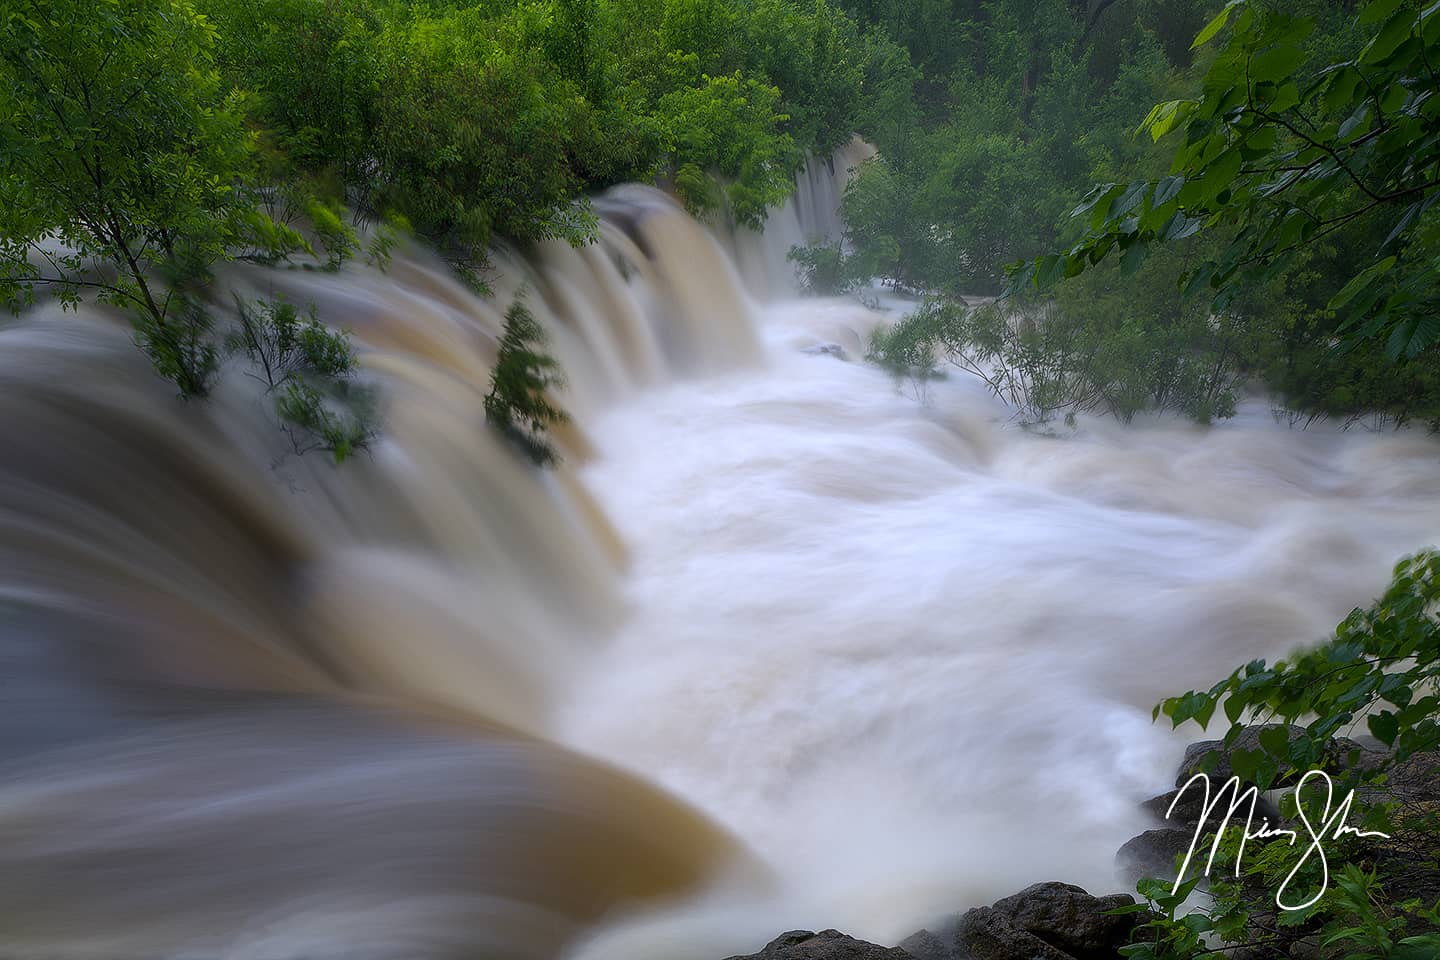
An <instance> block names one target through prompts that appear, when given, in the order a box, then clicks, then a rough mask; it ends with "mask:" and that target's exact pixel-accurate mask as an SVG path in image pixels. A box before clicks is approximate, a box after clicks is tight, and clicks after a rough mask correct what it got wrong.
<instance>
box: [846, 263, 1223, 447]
mask: <svg viewBox="0 0 1440 960" xmlns="http://www.w3.org/2000/svg"><path fill="white" fill-rule="evenodd" d="M1142 289H1144V288H1143V287H1142ZM1152 289H1153V288H1152ZM1159 289H1161V290H1163V287H1161V288H1159ZM1156 299H1157V300H1159V301H1160V302H1159V305H1158V306H1157V305H1156V304H1155V303H1152V302H1150V301H1148V300H1146V299H1145V298H1143V297H1141V298H1136V297H1134V296H1133V295H1132V296H1131V297H1128V298H1120V297H1116V298H1114V299H1111V298H1110V297H1107V296H1101V295H1094V296H1077V297H1074V298H1073V299H1071V298H1067V299H1065V300H1062V301H1059V302H1055V301H1044V302H1034V303H1024V304H1021V303H1018V302H1014V301H1010V302H1002V303H997V304H990V305H987V306H982V307H978V308H971V307H967V306H964V305H962V304H960V303H957V302H956V301H954V300H950V299H944V298H941V299H931V300H927V301H926V302H925V303H924V304H922V305H921V306H920V307H919V308H918V309H916V310H915V311H914V312H913V313H911V314H909V315H908V316H906V317H904V318H903V319H901V320H900V321H899V322H898V323H897V324H895V325H894V326H892V327H889V328H880V329H878V330H877V331H876V332H875V334H874V335H873V337H872V341H871V347H870V353H869V358H870V359H871V360H873V361H874V362H876V363H878V364H879V365H881V366H882V367H885V368H886V369H889V370H890V371H891V372H892V373H895V374H896V375H897V376H900V377H903V378H906V379H908V380H909V381H910V382H911V383H913V384H915V385H916V386H917V387H923V385H924V382H925V381H927V380H931V379H934V378H935V377H936V376H938V375H939V374H940V373H941V372H942V371H943V370H944V368H946V367H952V368H955V369H958V370H961V371H964V372H966V373H968V374H971V375H973V376H975V377H978V378H979V379H980V380H981V381H982V382H984V383H985V384H986V386H988V387H989V388H990V390H991V391H992V392H993V393H994V394H995V395H996V396H997V397H999V398H1000V399H1001V400H1003V401H1005V403H1006V404H1008V405H1009V406H1011V407H1012V408H1014V409H1015V410H1016V412H1017V414H1018V415H1019V416H1020V417H1021V418H1022V420H1023V421H1024V422H1026V423H1035V424H1038V423H1046V422H1049V421H1052V420H1055V419H1059V418H1063V419H1064V420H1065V422H1067V423H1073V422H1074V418H1075V416H1076V415H1077V414H1081V413H1096V412H1099V413H1108V414H1111V415H1113V416H1116V417H1118V418H1120V419H1121V420H1125V421H1129V420H1130V419H1131V418H1133V417H1134V416H1135V414H1137V413H1139V412H1141V411H1142V410H1171V411H1175V412H1178V413H1181V414H1184V415H1186V416H1188V417H1190V418H1192V419H1194V420H1197V421H1199V422H1202V423H1204V422H1209V421H1210V420H1211V419H1213V418H1217V417H1220V418H1223V417H1229V416H1232V415H1233V414H1234V410H1235V387H1236V382H1237V379H1238V371H1237V369H1236V363H1235V358H1236V356H1237V353H1238V347H1239V344H1240V342H1241V341H1242V339H1243V337H1244V335H1245V331H1244V329H1243V323H1241V322H1239V321H1232V320H1230V319H1229V318H1226V319H1223V320H1220V321H1218V322H1212V321H1211V319H1210V318H1208V317H1206V316H1205V315H1204V314H1203V312H1198V311H1193V310H1191V311H1187V310H1185V309H1183V308H1182V309H1179V310H1174V311H1173V312H1171V313H1168V314H1167V313H1166V312H1165V311H1166V310H1167V308H1170V307H1173V306H1174V303H1173V302H1168V301H1167V299H1166V298H1165V297H1163V296H1162V297H1159V298H1156ZM1182 307H1183V305H1182Z"/></svg>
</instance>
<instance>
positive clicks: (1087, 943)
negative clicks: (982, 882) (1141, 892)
mask: <svg viewBox="0 0 1440 960" xmlns="http://www.w3.org/2000/svg"><path fill="white" fill-rule="evenodd" d="M1134 902H1135V898H1134V897H1132V896H1130V895H1129V894H1124V893H1117V894H1112V895H1111V896H1107V897H1093V896H1091V895H1090V894H1089V893H1086V892H1085V890H1084V889H1082V888H1081V887H1077V886H1074V885H1072V884H1068V883H1054V882H1051V883H1037V884H1034V885H1032V886H1029V887H1026V888H1025V889H1024V890H1022V891H1020V892H1019V893H1017V894H1015V895H1014V896H1011V897H1006V898H1005V899H1003V900H997V901H995V905H994V907H993V909H994V910H995V912H996V913H999V914H1001V915H1002V916H1005V917H1007V918H1008V919H1009V920H1010V922H1011V923H1012V924H1014V925H1015V926H1017V927H1019V928H1020V929H1022V930H1024V931H1025V932H1026V933H1030V934H1033V935H1034V936H1037V937H1039V938H1040V939H1042V940H1044V941H1045V942H1046V943H1050V944H1054V945H1055V946H1057V947H1059V948H1060V949H1062V950H1064V951H1066V952H1068V953H1069V954H1071V955H1072V956H1075V957H1077V958H1081V960H1085V958H1089V957H1097V958H1099V957H1112V956H1114V955H1115V952H1116V950H1118V949H1119V948H1120V947H1122V946H1124V945H1125V944H1127V943H1129V942H1130V932H1131V931H1132V930H1133V929H1134V928H1135V924H1136V917H1137V914H1127V915H1122V916H1118V917H1114V916H1107V913H1108V912H1109V911H1111V910H1114V909H1116V908H1118V907H1126V906H1130V905H1131V904H1133V903H1134Z"/></svg>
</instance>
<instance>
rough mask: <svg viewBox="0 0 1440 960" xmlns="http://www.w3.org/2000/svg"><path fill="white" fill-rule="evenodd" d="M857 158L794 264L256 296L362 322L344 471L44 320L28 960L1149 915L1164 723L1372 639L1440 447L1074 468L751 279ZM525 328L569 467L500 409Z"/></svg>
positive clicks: (16, 816) (27, 707) (740, 256)
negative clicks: (1027, 916) (1192, 691)
mask: <svg viewBox="0 0 1440 960" xmlns="http://www.w3.org/2000/svg"><path fill="white" fill-rule="evenodd" d="M862 154H863V151H861V150H860V149H859V148H857V147H855V146H854V145H851V147H850V148H847V150H845V151H841V153H840V154H839V155H837V157H836V158H835V160H834V161H833V162H832V163H831V164H828V165H826V166H825V169H824V172H823V173H815V174H814V175H813V176H812V175H809V174H807V175H806V176H805V177H804V178H802V186H803V189H802V191H801V192H800V193H799V194H797V198H796V199H795V200H794V201H793V202H792V203H791V204H790V205H787V208H786V210H783V211H779V212H777V213H776V214H775V215H773V216H772V218H771V222H770V224H769V226H768V227H767V229H766V231H765V232H764V233H763V234H762V235H755V234H749V235H747V234H745V233H744V232H732V233H730V234H724V235H723V237H724V238H723V239H721V240H717V239H716V238H715V236H713V235H712V234H711V233H710V232H708V231H707V230H706V229H705V228H703V227H701V226H700V225H699V224H696V223H695V222H694V221H692V220H690V219H689V218H688V217H686V216H685V215H684V214H683V213H682V212H681V211H680V210H679V209H678V208H677V207H676V206H675V205H674V204H673V203H672V202H671V201H670V200H669V199H667V198H666V197H664V196H663V195H661V194H660V193H658V192H657V191H654V190H650V189H647V188H640V187H626V188H621V189H618V190H616V191H613V192H612V193H610V194H608V195H606V196H605V197H602V198H600V199H599V200H597V209H598V211H599V213H600V214H601V225H600V242H599V243H596V244H594V245H591V246H589V247H586V248H583V249H573V248H570V247H568V246H564V245H559V244H555V245H542V246H541V247H540V248H538V249H536V250H534V251H531V252H529V253H528V254H527V255H523V256H522V255H520V254H518V253H514V252H505V251H501V252H499V253H497V255H496V265H497V276H496V278H495V282H494V296H493V297H491V298H481V297H477V296H475V295H474V294H473V293H472V292H470V291H469V290H468V289H466V288H465V287H463V286H462V285H461V284H459V283H457V282H456V281H454V280H453V279H452V278H451V277H450V275H449V272H448V271H447V269H446V268H445V267H444V266H443V265H442V264H440V263H438V262H437V261H435V260H433V259H431V258H430V257H428V256H427V255H426V254H424V253H423V252H421V251H415V250H412V251H407V252H405V253H403V254H402V255H400V256H399V257H397V259H396V260H395V262H394V263H393V264H392V265H391V266H390V268H389V269H388V271H386V272H384V273H382V272H380V271H378V270H375V269H373V268H369V267H365V266H362V265H353V264H352V265H349V266H347V267H346V268H344V269H343V270H342V271H340V272H339V273H336V274H328V273H320V272H313V273H312V272H304V271H275V270H270V271H260V270H254V271H249V270H237V271H236V272H235V274H234V275H233V276H230V277H227V278H226V279H227V281H228V282H229V283H231V284H233V285H235V286H236V287H238V288H239V289H241V290H242V291H244V292H246V294H247V295H253V296H262V295H268V294H270V293H271V292H279V293H283V295H284V296H286V297H287V298H288V299H289V300H291V301H292V302H295V303H300V304H310V303H313V304H314V305H315V306H316V308H317V310H318V312H319V314H320V316H322V317H323V318H325V319H326V320H327V321H329V322H332V323H334V324H336V325H339V326H343V327H347V328H349V329H351V330H353V331H354V334H355V337H356V340H357V342H358V343H359V345H360V346H361V348H362V361H363V364H364V366H365V367H366V368H367V369H368V371H369V372H370V373H371V375H373V376H374V377H375V378H376V379H377V381H378V382H379V384H380V386H381V387H382V390H383V396H384V398H385V416H384V435H383V439H382V441H381V442H380V444H379V445H378V446H377V448H376V449H375V450H374V451H373V453H372V454H371V455H369V456H365V457H361V458H359V459H358V460H357V461H356V462H354V463H350V464H347V465H345V466H344V467H342V468H339V469H335V468H333V467H331V466H330V465H329V464H328V463H327V462H325V461H323V460H321V459H319V458H316V457H313V456H312V457H299V458H297V457H293V456H286V455H285V451H286V448H285V445H284V442H283V438H281V437H280V436H278V435H277V432H276V429H275V427H274V424H273V422H272V421H271V419H270V417H269V415H268V414H267V411H266V403H265V399H264V398H263V397H262V396H261V395H260V393H259V390H258V387H257V385H256V384H255V383H253V382H252V381H251V380H250V379H249V378H247V377H245V376H244V375H243V373H241V372H240V371H238V370H231V371H228V373H227V376H226V377H225V378H224V379H223V380H222V382H221V383H220V385H219V386H218V388H217V390H216V392H215V395H214V397H213V398H212V399H211V400H210V401H208V402H207V403H205V404H185V403H181V402H178V401H176V400H175V399H174V397H173V396H172V395H171V391H170V389H169V388H168V387H167V385H166V384H164V383H162V382H161V381H159V380H158V379H157V378H156V377H155V376H154V375H153V373H152V372H151V371H150V370H149V368H148V366H147V364H146V361H145V359H144V358H143V357H142V356H140V355H139V353H138V352H137V351H136V350H135V348H134V346H133V345H132V344H131V342H130V339H129V336H128V334H127V332H126V330H125V328H124V325H123V322H122V321H120V320H119V319H118V318H115V317H111V316H108V315H105V314H103V313H101V312H99V311H88V312H87V315H85V316H82V317H79V318H77V317H75V316H74V315H65V314H62V313H61V312H60V311H59V310H58V308H54V307H42V308H39V309H37V310H35V311H33V312H32V313H31V314H30V315H29V316H27V318H25V320H24V321H23V322H21V323H20V324H18V325H15V326H13V327H11V328H7V329H5V330H3V331H0V341H3V345H4V350H3V360H0V391H3V394H4V396H5V397H6V404H5V405H4V408H3V413H0V439H3V441H4V448H5V450H6V455H5V457H4V460H3V461H0V472H3V475H4V476H3V483H0V551H3V553H4V557H5V567H4V570H5V575H4V578H3V582H0V597H3V605H0V616H3V617H4V619H5V620H6V621H7V623H6V626H7V628H8V629H7V630H6V633H5V636H6V640H5V643H4V645H3V646H0V668H3V674H0V677H3V687H0V904H3V905H4V907H5V910H4V913H3V916H0V954H3V955H6V956H44V957H46V958H92V957H93V958H96V960H101V958H103V960H116V958H122V960H123V958H129V957H146V958H162V957H176V958H178V957H187V958H189V957H205V958H209V957H225V958H251V960H284V958H291V957H294V958H299V957H306V958H329V957H334V958H340V957H345V958H347V960H357V958H359V960H366V958H376V960H381V958H385V960H389V958H397V960H398V958H402V957H403V958H406V960H412V958H415V957H450V956H455V957H474V956H483V957H494V958H509V957H515V958H530V957H536V958H539V957H550V956H555V955H556V954H557V953H558V952H560V951H561V950H563V949H565V948H566V945H567V944H570V945H573V946H574V949H576V950H578V951H579V952H580V953H581V954H582V955H584V956H586V957H596V958H599V957H606V958H608V957H617V958H618V957H625V958H627V960H633V958H636V957H653V958H656V960H658V958H661V957H665V958H669V960H676V958H682V957H694V958H696V960H700V958H714V957H720V956H725V955H727V954H731V953H736V952H748V951H749V950H753V949H755V948H758V947H759V946H760V944H761V943H763V942H764V941H765V940H766V939H768V937H769V936H770V935H772V934H774V933H776V932H778V931H779V930H782V929H786V928H794V927H797V926H809V927H811V928H816V929H818V928H821V927H824V926H837V925H838V926H842V927H845V928H846V929H847V930H848V931H850V932H854V933H856V934H858V935H865V936H870V937H872V938H874V939H880V940H884V939H887V938H889V939H896V938H898V937H900V936H902V935H904V934H905V933H908V932H910V931H911V930H913V929H915V928H916V927H917V926H919V925H920V924H922V923H924V922H926V921H928V920H929V919H930V918H931V916H932V915H933V914H935V913H938V912H940V911H942V910H946V909H955V908H958V907H962V906H966V905H969V904H973V903H977V902H980V901H982V900H987V899H992V898H993V897H994V896H997V895H1000V894H1004V893H1009V892H1012V891H1013V890H1014V889H1016V888H1017V887H1018V886H1020V885H1023V884H1025V883H1028V882H1031V881H1034V880H1040V879H1065V880H1072V881H1075V882H1080V883H1084V884H1088V885H1091V886H1093V887H1099V888H1106V887H1110V886H1111V885H1112V883H1113V877H1112V876H1111V872H1110V857H1111V855H1112V854H1113V852H1114V850H1115V848H1116V847H1117V846H1118V845H1119V843H1120V842H1122V841H1123V840H1124V839H1126V838H1128V836H1130V835H1131V833H1133V832H1135V831H1134V829H1133V828H1134V827H1135V825H1136V817H1135V814H1134V811H1133V804H1134V802H1135V801H1136V800H1138V799H1140V798H1141V797H1142V796H1145V795H1149V794H1150V793H1153V792H1156V791H1157V788H1159V787H1162V786H1164V781H1165V780H1166V779H1167V772H1168V769H1169V768H1170V767H1171V766H1172V765H1173V761H1174V759H1175V757H1176V755H1177V751H1178V749H1179V746H1180V743H1179V741H1178V740H1177V739H1175V738H1174V737H1172V736H1171V735H1169V734H1167V733H1166V732H1163V731H1160V730H1158V729H1156V728H1154V727H1152V726H1151V725H1150V714H1149V708H1150V706H1151V704H1152V703H1153V702H1154V701H1155V699H1157V698H1158V697H1160V696H1163V695H1167V694H1170V693H1174V692H1178V691H1181V690H1183V689H1185V688H1187V687H1189V686H1193V685H1196V684H1202V683H1208V682H1210V681H1211V680H1213V679H1214V678H1216V677H1217V676H1219V675H1221V674H1223V673H1225V672H1228V671H1229V670H1230V669H1231V668H1233V667H1234V666H1235V665H1237V664H1238V663H1241V662H1244V661H1245V660H1246V659H1249V658H1250V657H1252V656H1256V655H1271V654H1275V653H1277V652H1283V651H1284V650H1286V649H1288V648H1289V647H1291V646H1293V645H1295V644H1298V643H1302V642H1305V641H1307V640H1312V639H1314V638H1317V637H1318V636H1320V635H1321V634H1323V633H1324V632H1325V630H1326V629H1327V628H1328V626H1329V625H1331V624H1333V622H1334V621H1335V620H1336V619H1338V617H1339V616H1340V615H1342V614H1343V613H1344V612H1345V611H1346V610H1347V609H1348V608H1349V606H1351V605H1353V604H1356V603H1361V602H1364V601H1365V600H1366V599H1367V598H1368V597H1369V595H1370V594H1371V593H1372V592H1373V591H1374V590H1375V589H1376V588H1377V587H1379V586H1380V585H1381V583H1382V581H1383V579H1384V576H1385V574H1386V572H1387V570H1388V566H1389V564H1390V562H1391V561H1393V559H1394V558H1395V557H1396V556H1398V555H1399V554H1400V553H1403V552H1406V551H1408V550H1412V549H1415V548H1417V547H1419V546H1422V545H1423V544H1425V543H1426V542H1429V541H1431V540H1433V539H1434V537H1435V535H1436V531H1437V529H1440V494H1437V491H1440V484H1437V483H1436V480H1437V477H1440V456H1437V454H1440V448H1437V446H1436V444H1435V443H1434V442H1433V441H1432V440H1430V439H1429V438H1426V437H1421V436H1418V435H1414V434H1395V435H1370V434H1364V433H1349V434H1345V433H1340V432H1338V431H1331V430H1328V429H1314V430H1311V431H1308V432H1301V431H1292V430H1287V429H1284V428H1282V427H1279V426H1277V425H1276V424H1275V423H1274V422H1273V421H1272V420H1271V419H1270V418H1269V416H1268V415H1267V411H1266V409H1265V406H1264V404H1263V402H1261V401H1259V400H1254V401H1250V402H1248V403H1247V404H1245V405H1244V407H1243V408H1242V415H1241V416H1240V417H1238V418H1237V419H1236V420H1235V421H1233V422H1230V423H1226V424H1222V425H1220V426H1217V427H1216V428H1214V429H1211V430H1201V429H1199V428H1195V427H1191V426H1188V425H1181V424H1177V423H1174V422H1171V421H1167V420H1157V421H1154V422H1149V423H1144V424H1139V425H1136V426H1134V427H1129V428H1123V427H1120V426H1118V425H1115V424H1113V423H1109V422H1106V421H1103V420H1086V421H1083V422H1082V423H1081V424H1080V428H1079V429H1078V431H1076V432H1075V434H1074V435H1071V436H1066V437H1060V438H1052V437H1046V436H1040V435H1036V434H1033V433H1030V432H1027V431H1024V430H1022V429H1020V428H1018V427H1017V426H1016V425H1014V424H1013V423H1012V422H1011V420H1010V418H1009V415H1008V411H1006V410H1005V409H1004V408H1003V407H1001V406H999V405H998V404H997V403H996V402H995V401H994V400H993V398H990V397H989V396H987V395H986V394H984V393H983V391H982V390H981V389H980V388H979V387H978V386H977V385H976V384H974V383H972V382H969V381H966V380H965V379H963V378H959V377H957V378H955V379H953V380H950V381H946V382H943V383H940V384H937V385H935V386H934V387H933V388H932V391H931V394H930V396H929V397H928V398H927V400H926V402H924V403H919V402H916V401H915V400H914V399H913V398H911V397H910V396H907V395H906V394H905V393H904V392H903V391H897V390H896V389H895V385H894V384H892V383H891V382H890V380H889V379H888V378H887V377H886V376H885V375H883V374H882V373H881V372H879V371H877V370H875V369H873V368H870V367H868V366H866V365H865V364H863V363H859V362H845V361H844V360H842V359H841V358H837V357H836V356H834V355H833V351H832V352H831V353H828V354H826V353H818V354H817V353H806V352H805V350H806V348H810V347H814V346H817V345H820V344H828V343H837V344H839V345H840V346H841V347H842V348H843V349H844V350H845V351H847V352H848V353H849V354H850V357H849V359H850V360H851V361H853V360H854V359H855V355H856V353H857V351H858V350H859V348H860V345H861V344H862V343H863V340H864V336H865V334H866V332H867V330H868V328H869V327H870V326H872V325H873V324H874V323H875V322H877V319H881V318H880V317H878V316H877V315H876V314H874V313H872V312H870V311H868V310H864V309H862V308H860V307H858V306H856V305H853V304H848V303H844V302H840V301H805V302H796V301H781V302H777V303H770V304H762V303H759V302H758V301H757V300H756V299H755V298H753V297H752V296H751V295H749V294H748V293H747V292H746V291H747V288H748V289H749V290H750V291H772V292H773V291H776V290H782V289H783V286H781V285H779V284H777V279H783V277H784V269H785V267H784V263H783V258H784V253H785V252H786V250H788V247H789V245H790V244H791V243H794V242H799V241H798V240H797V239H796V238H797V237H799V238H807V237H816V236H824V235H827V233H828V234H830V235H833V231H834V229H835V222H834V219H833V208H834V204H835V203H836V202H837V198H838V195H839V194H838V191H839V189H840V187H839V186H838V185H837V184H842V183H843V180H842V179H841V178H843V176H845V175H846V173H845V171H847V170H848V169H849V168H850V167H852V166H853V165H854V163H855V162H856V161H857V159H858V158H859V157H860V156H861V155H862ZM726 245H728V246H729V247H730V249H731V251H732V255H727V253H726V252H725V248H726ZM737 264H738V266H737ZM742 278H743V279H742ZM521 295H523V296H524V297H525V298H526V302H527V303H528V304H529V305H530V306H531V308H532V310H533V311H534V312H535V314H536V316H537V317H538V318H540V319H541V321H542V322H543V323H544V324H545V326H546V327H547V329H548V330H549V332H550V334H551V339H552V347H553V350H554V352H555V354H556V355H557V356H558V358H559V359H560V361H561V363H562V364H563V366H564V369H565V371H566V375H567V385H566V387H565V389H564V391H563V397H561V400H562V403H563V405H564V406H565V407H566V409H567V410H568V411H569V412H570V413H571V414H572V416H573V418H574V422H573V423H572V425H571V426H570V427H569V428H568V429H567V430H566V431H565V432H563V433H562V434H561V435H560V436H559V437H558V441H559V443H560V445H561V447H562V449H563V453H564V455H565V462H564V464H562V466H561V467H560V468H559V469H558V470H557V471H554V472H549V473H537V472H536V471H535V470H534V469H532V468H530V467H529V466H527V465H526V464H524V463H522V461H521V460H520V459H519V458H518V457H516V456H515V455H514V454H513V453H512V452H511V451H509V450H508V449H506V448H505V446H504V445H503V443H501V442H500V441H498V440H497V439H496V438H495V437H494V436H493V435H492V434H491V432H490V431H488V430H487V428H486V426H485V422H484V414H483V397H484V394H485V392H486V390H487V389H488V377H489V366H490V364H491V363H492V361H493V358H494V354H495V350H496V343H497V338H498V336H499V333H500V331H501V329H502V324H503V312H504V308H505V305H506V304H508V303H509V302H510V301H511V299H512V298H513V297H515V296H521ZM592 758H598V759H592ZM621 770H628V771H630V772H628V773H626V772H621ZM640 909H646V910H650V909H653V910H655V911H657V912H651V913H637V912H636V911H637V910H640ZM577 938H579V939H578V940H577Z"/></svg>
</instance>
